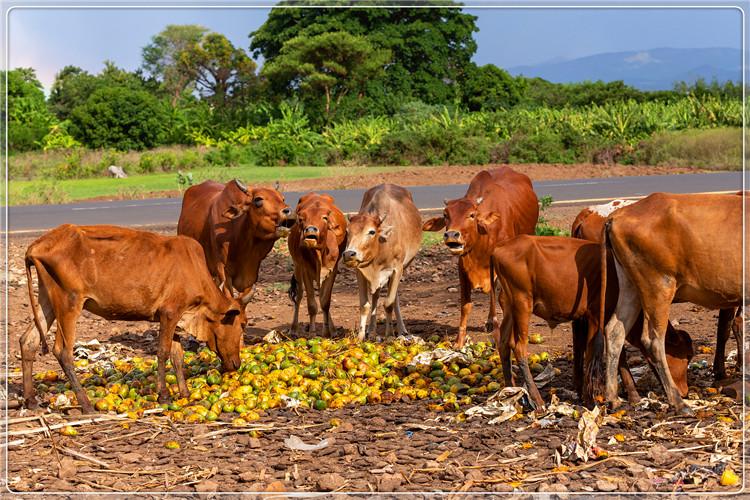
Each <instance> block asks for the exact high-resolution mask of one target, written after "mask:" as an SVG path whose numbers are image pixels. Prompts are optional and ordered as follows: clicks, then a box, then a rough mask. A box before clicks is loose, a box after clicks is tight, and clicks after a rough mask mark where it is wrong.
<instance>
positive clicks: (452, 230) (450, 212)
mask: <svg viewBox="0 0 750 500" xmlns="http://www.w3.org/2000/svg"><path fill="white" fill-rule="evenodd" d="M538 218H539V204H538V200H537V197H536V194H535V193H534V189H533V187H532V185H531V180H530V179H529V178H528V177H527V176H525V175H524V174H521V173H518V172H516V171H514V170H512V169H510V168H508V167H500V168H496V169H492V170H482V171H481V172H479V173H478V174H477V175H476V176H475V177H474V178H473V179H472V180H471V183H470V184H469V189H468V190H467V191H466V195H465V196H464V197H463V198H459V199H457V200H451V201H446V202H445V209H444V210H443V215H441V216H439V217H433V218H432V219H429V220H427V221H425V223H424V225H423V226H422V230H424V231H440V230H441V229H445V232H444V233H443V240H444V242H445V245H446V246H447V247H448V249H449V251H450V252H451V253H452V254H453V255H457V256H458V283H459V293H460V294H461V318H460V321H459V326H458V337H457V338H456V345H457V347H458V348H459V349H460V348H461V347H463V345H464V343H465V342H466V325H467V323H468V320H469V314H470V313H471V309H472V303H471V292H472V290H479V291H482V292H484V293H489V292H490V255H491V253H492V250H493V249H494V248H495V246H496V245H498V244H499V243H501V242H502V241H505V240H507V239H509V238H512V237H514V236H516V235H519V234H534V230H535V227H536V223H537V219H538ZM494 317H495V302H494V301H490V311H489V315H488V317H487V323H486V327H487V330H488V331H490V330H491V328H492V321H493V318H494Z"/></svg>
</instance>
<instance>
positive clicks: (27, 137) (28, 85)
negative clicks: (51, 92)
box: [3, 68, 55, 152]
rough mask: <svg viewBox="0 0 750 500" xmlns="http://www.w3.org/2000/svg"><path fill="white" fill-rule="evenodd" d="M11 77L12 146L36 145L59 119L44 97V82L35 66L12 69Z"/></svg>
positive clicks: (12, 148)
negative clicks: (53, 113)
mask: <svg viewBox="0 0 750 500" xmlns="http://www.w3.org/2000/svg"><path fill="white" fill-rule="evenodd" d="M3 76H5V72H3ZM7 78H8V87H7V91H8V149H9V151H12V152H16V151H28V150H31V149H36V148H38V147H39V141H40V140H41V139H42V138H43V137H44V136H45V135H47V132H48V131H49V127H50V126H51V125H52V124H54V123H55V117H54V115H52V113H50V111H49V109H48V108H47V104H46V102H45V100H44V91H43V90H42V84H41V83H40V82H39V80H38V79H37V77H36V72H35V71H34V70H33V69H31V68H18V69H14V70H11V71H8V72H7Z"/></svg>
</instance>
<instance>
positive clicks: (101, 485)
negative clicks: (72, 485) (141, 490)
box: [75, 477, 120, 491]
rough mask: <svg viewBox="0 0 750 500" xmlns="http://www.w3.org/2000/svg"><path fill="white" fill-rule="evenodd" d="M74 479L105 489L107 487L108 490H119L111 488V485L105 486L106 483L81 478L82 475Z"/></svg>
mask: <svg viewBox="0 0 750 500" xmlns="http://www.w3.org/2000/svg"><path fill="white" fill-rule="evenodd" d="M75 480H76V481H78V482H81V483H84V484H88V485H89V486H92V487H95V488H105V489H107V490H109V491H120V490H118V489H117V488H112V487H111V486H107V485H106V484H100V483H95V482H93V481H89V480H87V479H83V478H82V477H76V478H75Z"/></svg>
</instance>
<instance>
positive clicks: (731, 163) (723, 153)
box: [637, 128, 742, 170]
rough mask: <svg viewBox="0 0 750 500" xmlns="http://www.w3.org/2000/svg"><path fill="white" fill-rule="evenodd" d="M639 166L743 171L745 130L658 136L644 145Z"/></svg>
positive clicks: (639, 147) (640, 153) (736, 129)
mask: <svg viewBox="0 0 750 500" xmlns="http://www.w3.org/2000/svg"><path fill="white" fill-rule="evenodd" d="M637 156H638V159H639V160H640V162H642V163H645V164H649V165H675V166H693V167H701V168H707V169H714V170H741V169H742V129H740V128H714V129H703V130H696V129H688V130H680V131H670V132H659V133H656V134H654V135H653V136H652V137H651V138H649V139H647V140H645V141H643V142H641V144H640V145H639V146H638V149H637Z"/></svg>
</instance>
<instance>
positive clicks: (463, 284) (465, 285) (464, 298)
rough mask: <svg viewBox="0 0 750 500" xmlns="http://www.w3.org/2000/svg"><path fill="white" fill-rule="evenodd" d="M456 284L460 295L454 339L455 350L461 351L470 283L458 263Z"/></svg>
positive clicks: (469, 304)
mask: <svg viewBox="0 0 750 500" xmlns="http://www.w3.org/2000/svg"><path fill="white" fill-rule="evenodd" d="M458 284H459V293H460V294H461V318H460V319H459V323H458V337H457V338H456V348H457V349H461V348H462V347H463V346H464V344H465V343H466V326H467V324H468V322H469V314H471V308H472V304H471V283H470V282H469V277H468V275H467V274H466V271H464V269H463V265H461V261H459V266H458Z"/></svg>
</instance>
